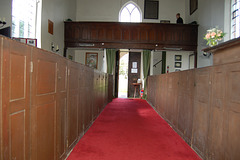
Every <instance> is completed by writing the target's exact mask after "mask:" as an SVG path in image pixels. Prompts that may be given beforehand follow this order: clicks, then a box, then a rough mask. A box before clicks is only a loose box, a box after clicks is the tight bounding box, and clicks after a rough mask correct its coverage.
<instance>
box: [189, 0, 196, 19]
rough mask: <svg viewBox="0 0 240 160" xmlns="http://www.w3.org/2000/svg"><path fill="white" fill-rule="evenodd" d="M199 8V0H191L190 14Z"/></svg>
mask: <svg viewBox="0 0 240 160" xmlns="http://www.w3.org/2000/svg"><path fill="white" fill-rule="evenodd" d="M197 9H198V0H190V15H192V14H193V13H194V12H195V11H196V10H197Z"/></svg>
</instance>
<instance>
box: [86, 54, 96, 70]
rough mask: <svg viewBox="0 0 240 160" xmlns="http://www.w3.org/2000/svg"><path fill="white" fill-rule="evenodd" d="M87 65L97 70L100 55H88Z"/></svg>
mask: <svg viewBox="0 0 240 160" xmlns="http://www.w3.org/2000/svg"><path fill="white" fill-rule="evenodd" d="M85 65H86V66H89V67H91V68H95V69H97V67H98V53H86V58H85Z"/></svg>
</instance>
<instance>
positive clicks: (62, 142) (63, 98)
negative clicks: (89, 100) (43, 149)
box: [56, 58, 68, 159]
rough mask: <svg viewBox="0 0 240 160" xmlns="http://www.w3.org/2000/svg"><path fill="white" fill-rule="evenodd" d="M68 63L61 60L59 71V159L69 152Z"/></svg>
mask: <svg viewBox="0 0 240 160" xmlns="http://www.w3.org/2000/svg"><path fill="white" fill-rule="evenodd" d="M67 73H68V63H67V61H66V60H65V59H64V58H59V61H58V69H57V133H56V134H57V135H56V136H57V158H58V159H61V158H64V156H65V154H66V152H67V150H66V149H67V130H66V128H67V89H68V85H67V82H68V81H67V80H68V79H67V78H68V75H67Z"/></svg>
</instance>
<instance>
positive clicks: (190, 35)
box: [65, 22, 198, 51]
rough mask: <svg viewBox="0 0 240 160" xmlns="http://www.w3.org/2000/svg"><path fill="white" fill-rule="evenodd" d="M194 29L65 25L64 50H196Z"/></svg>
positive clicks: (100, 23)
mask: <svg viewBox="0 0 240 160" xmlns="http://www.w3.org/2000/svg"><path fill="white" fill-rule="evenodd" d="M197 39H198V26H197V25H187V24H184V25H180V24H160V23H117V22H65V48H69V47H77V48H81V47H88V48H118V49H125V48H126V49H156V50H168V49H170V50H171V49H173V50H175V49H176V50H187V51H196V50H197Z"/></svg>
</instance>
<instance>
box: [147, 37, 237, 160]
mask: <svg viewBox="0 0 240 160" xmlns="http://www.w3.org/2000/svg"><path fill="white" fill-rule="evenodd" d="M239 44H240V39H236V40H233V41H230V42H226V43H224V44H221V45H219V46H216V47H213V48H208V49H206V50H204V51H206V52H211V53H213V54H214V57H213V59H214V60H213V61H214V66H212V67H207V68H201V69H194V70H188V71H183V72H175V73H170V74H164V75H158V76H150V77H149V78H148V101H149V102H150V103H151V104H152V105H153V106H154V108H156V111H157V112H158V113H159V114H160V115H161V116H163V117H164V118H165V120H167V121H168V122H169V123H170V124H171V125H172V127H173V128H174V129H175V130H176V131H177V132H178V133H179V134H180V135H181V136H182V137H183V139H185V141H186V142H187V143H188V144H189V145H190V146H192V147H193V148H194V149H195V150H196V151H197V152H198V153H199V154H200V155H201V156H202V157H203V158H204V159H217V160H226V159H231V160H237V159H240V152H239V147H240V139H239V138H238V137H239V134H240V127H239V126H240V83H239V82H240V56H239V54H240V53H239V51H240V47H239Z"/></svg>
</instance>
